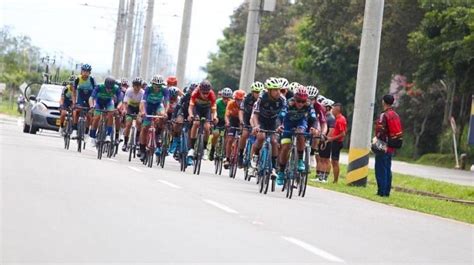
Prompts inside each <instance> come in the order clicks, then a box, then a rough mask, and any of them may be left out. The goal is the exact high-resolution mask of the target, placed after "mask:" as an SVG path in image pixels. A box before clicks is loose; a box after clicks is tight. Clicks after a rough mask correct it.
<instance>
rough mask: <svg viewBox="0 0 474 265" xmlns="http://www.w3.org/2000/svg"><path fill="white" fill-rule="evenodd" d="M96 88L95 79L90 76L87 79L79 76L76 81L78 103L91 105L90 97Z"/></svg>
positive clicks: (75, 88)
mask: <svg viewBox="0 0 474 265" xmlns="http://www.w3.org/2000/svg"><path fill="white" fill-rule="evenodd" d="M94 89H95V80H94V78H93V77H92V76H89V77H88V78H87V79H86V80H84V79H82V77H81V76H80V77H78V78H77V79H76V81H74V90H75V91H76V103H77V104H78V105H82V106H87V107H88V106H89V98H90V97H91V95H92V92H93V91H94Z"/></svg>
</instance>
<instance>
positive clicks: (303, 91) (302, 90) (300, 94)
mask: <svg viewBox="0 0 474 265" xmlns="http://www.w3.org/2000/svg"><path fill="white" fill-rule="evenodd" d="M293 92H294V93H295V96H294V97H295V99H300V100H307V99H308V96H309V95H308V89H307V88H306V87H305V86H303V85H300V86H299V87H297V88H296V89H295V90H294V91H293Z"/></svg>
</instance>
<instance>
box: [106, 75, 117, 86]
mask: <svg viewBox="0 0 474 265" xmlns="http://www.w3.org/2000/svg"><path fill="white" fill-rule="evenodd" d="M116 84H117V83H116V82H115V78H113V77H111V76H109V77H107V78H105V81H104V85H105V87H106V88H108V89H111V88H113V87H114V86H115V85H116Z"/></svg>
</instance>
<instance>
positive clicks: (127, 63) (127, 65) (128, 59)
mask: <svg viewBox="0 0 474 265" xmlns="http://www.w3.org/2000/svg"><path fill="white" fill-rule="evenodd" d="M134 14H135V0H130V5H129V7H128V16H127V41H126V47H125V58H124V64H123V76H124V77H126V78H129V77H130V69H131V67H132V56H133V23H134V19H133V16H134Z"/></svg>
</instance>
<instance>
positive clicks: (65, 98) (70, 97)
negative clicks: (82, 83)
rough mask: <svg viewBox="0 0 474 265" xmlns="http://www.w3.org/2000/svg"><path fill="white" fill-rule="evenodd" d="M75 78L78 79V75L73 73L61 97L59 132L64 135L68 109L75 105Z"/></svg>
mask: <svg viewBox="0 0 474 265" xmlns="http://www.w3.org/2000/svg"><path fill="white" fill-rule="evenodd" d="M74 80H76V77H75V76H74V75H71V77H69V82H68V83H66V86H65V87H64V89H63V92H62V94H61V99H60V101H59V104H60V106H61V107H60V109H61V117H60V118H59V119H60V120H59V122H60V125H59V134H60V135H61V136H63V135H64V119H65V118H66V113H67V109H69V108H71V107H73V106H74V102H75V101H76V100H75V98H74Z"/></svg>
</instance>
